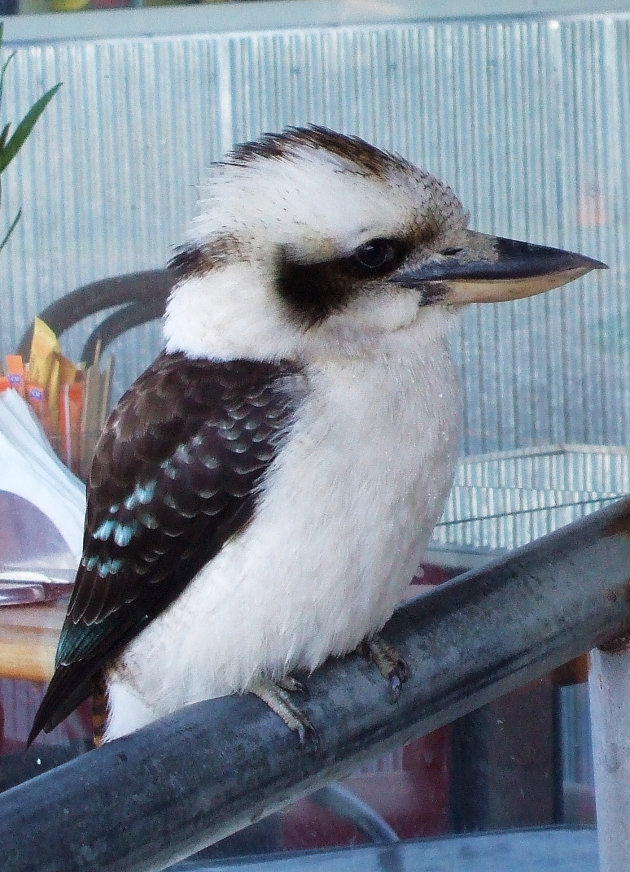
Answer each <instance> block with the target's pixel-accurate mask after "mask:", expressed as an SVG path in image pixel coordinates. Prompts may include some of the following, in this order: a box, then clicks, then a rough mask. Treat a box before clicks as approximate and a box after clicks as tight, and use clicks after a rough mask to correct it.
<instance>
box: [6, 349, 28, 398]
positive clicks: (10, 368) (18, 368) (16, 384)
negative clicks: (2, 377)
mask: <svg viewBox="0 0 630 872" xmlns="http://www.w3.org/2000/svg"><path fill="white" fill-rule="evenodd" d="M5 360H6V365H7V378H8V379H9V385H10V386H11V387H12V388H13V389H14V390H16V391H17V392H18V394H19V395H20V396H21V397H24V396H26V388H25V384H24V382H25V379H24V361H23V360H22V358H21V356H20V355H19V354H7V356H6V358H5Z"/></svg>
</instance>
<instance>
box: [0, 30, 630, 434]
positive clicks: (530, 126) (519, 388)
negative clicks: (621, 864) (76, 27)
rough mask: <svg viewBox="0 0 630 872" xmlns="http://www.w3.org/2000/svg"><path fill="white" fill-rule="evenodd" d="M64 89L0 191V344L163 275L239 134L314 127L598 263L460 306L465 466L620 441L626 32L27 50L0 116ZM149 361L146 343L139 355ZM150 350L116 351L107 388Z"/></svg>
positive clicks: (624, 424)
mask: <svg viewBox="0 0 630 872" xmlns="http://www.w3.org/2000/svg"><path fill="white" fill-rule="evenodd" d="M57 81H63V82H64V86H63V88H62V90H61V91H60V93H59V94H58V95H57V97H56V99H55V100H54V101H53V103H52V104H51V105H50V106H49V108H48V109H47V111H46V115H45V117H44V118H43V119H42V121H41V122H40V123H39V125H38V127H37V128H36V130H35V132H34V134H33V136H32V139H31V140H30V141H29V142H28V143H27V144H26V146H25V148H24V150H23V153H22V155H21V156H20V157H19V158H18V159H17V160H16V162H15V163H14V164H13V165H12V167H11V168H10V170H9V171H8V173H7V175H6V178H5V179H4V180H3V193H4V197H3V206H2V212H3V215H2V216H0V218H2V219H3V220H5V221H7V220H8V218H9V215H11V214H13V213H14V212H15V211H16V209H17V208H18V206H19V205H20V204H21V205H22V206H23V210H24V216H23V219H22V221H21V223H20V225H19V226H18V229H17V230H16V232H15V235H14V237H13V240H12V242H11V244H10V246H9V247H8V248H7V249H5V251H4V252H2V254H1V255H0V294H1V300H2V312H1V329H0V346H1V347H2V349H3V350H9V349H10V348H11V347H12V346H13V345H15V343H16V341H17V339H18V337H19V335H20V334H21V332H22V330H23V329H24V328H25V326H26V324H27V322H28V321H29V320H30V319H31V318H32V317H33V315H34V314H36V313H37V312H38V311H39V310H40V309H41V308H42V307H43V306H44V305H45V304H47V303H48V302H49V301H50V300H52V299H54V298H56V297H58V296H60V295H62V294H63V293H65V292H66V291H67V290H70V289H71V288H73V287H76V286H77V285H80V284H82V283H84V282H87V281H90V280H92V279H95V278H101V277H103V276H107V275H112V274H116V273H120V272H127V271H131V270H135V269H141V268H149V267H154V266H159V265H162V264H163V263H164V262H165V261H166V260H167V259H168V257H169V252H170V249H171V246H172V245H174V244H176V243H177V242H178V241H179V240H180V239H181V236H182V231H183V228H184V226H185V223H186V221H187V219H188V217H189V216H190V215H191V213H192V210H193V204H194V199H195V185H196V183H197V182H198V181H199V179H200V178H201V177H202V176H203V173H204V168H205V167H206V166H207V165H208V164H209V163H210V162H211V161H212V160H215V159H217V158H219V157H220V156H221V154H222V152H223V151H224V150H225V149H227V148H229V147H230V146H231V144H232V143H233V142H234V141H238V140H242V139H245V138H251V137H255V136H257V135H258V134H259V133H260V132H261V131H263V130H275V129H279V128H281V127H283V126H284V125H286V124H303V123H307V122H313V123H319V124H327V125H329V126H331V127H334V128H337V129H339V130H343V131H346V132H351V133H357V134H359V135H361V136H364V137H365V138H367V139H369V140H371V141H373V142H375V143H377V144H379V145H382V146H384V147H386V148H390V149H394V150H396V151H399V152H401V153H402V154H404V155H405V156H407V157H409V158H410V159H412V160H413V161H415V162H417V163H419V164H421V165H423V166H425V167H427V168H428V169H430V170H431V171H433V172H435V173H436V174H437V175H438V176H440V177H442V178H444V179H445V180H447V181H449V182H450V183H451V184H452V185H453V186H454V187H455V189H456V190H457V191H458V193H459V194H460V195H461V197H462V200H463V201H464V203H465V205H466V206H467V208H468V209H469V210H470V213H471V225H472V226H473V227H475V228H477V229H479V230H484V231H493V232H496V233H499V234H500V235H512V236H514V237H517V238H527V239H530V240H531V241H534V242H541V243H547V244H550V245H561V246H564V247H567V248H572V249H577V250H579V251H582V252H584V253H585V254H589V255H591V256H594V257H597V258H600V259H603V260H605V261H606V262H608V263H609V264H610V265H611V267H612V268H611V270H610V271H609V272H607V273H594V274H592V275H590V276H588V277H587V278H586V279H584V280H581V281H580V282H577V283H575V284H573V285H571V286H569V287H568V288H567V289H563V290H560V291H555V292H553V293H552V294H550V295H548V296H546V297H544V298H536V299H534V300H525V301H522V302H519V303H515V304H510V305H503V306H499V307H487V306H486V307H483V306H480V307H477V308H475V309H471V310H469V311H468V312H467V313H466V314H465V316H464V318H463V323H462V330H461V332H460V334H459V335H456V336H455V337H454V348H455V351H456V353H457V355H458V357H459V359H460V360H461V361H462V373H463V375H462V378H463V382H464V386H465V390H466V409H467V412H466V437H465V443H464V449H465V450H466V451H483V450H491V449H497V448H510V447H512V446H515V445H530V444H536V443H541V442H563V441H569V442H587V443H589V442H590V443H607V444H616V443H626V442H628V441H629V439H630V402H629V399H630V312H629V302H628V300H629V296H628V295H629V292H630V244H629V238H630V159H629V157H628V144H629V143H630V17H629V16H624V15H599V16H597V17H584V16H581V17H576V18H570V17H568V18H561V19H545V18H531V17H528V18H526V19H519V18H504V19H468V20H462V21H452V20H451V21H449V22H439V21H437V22H434V23H427V22H422V23H418V24H413V23H412V24H402V25H401V24H392V25H382V24H379V25H374V26H370V25H365V26H356V27H351V28H334V27H330V28H312V29H305V30H286V31H278V30H276V31H273V30H266V31H261V32H258V33H246V34H237V35H234V34H232V35H211V34H210V35H199V36H183V37H172V38H164V37H161V38H157V39H154V40H150V39H139V38H132V39H120V40H115V41H113V40H112V41H107V40H103V41H77V42H57V43H53V44H49V45H47V44H37V45H33V46H31V47H28V48H24V47H21V48H20V51H19V52H18V55H17V56H16V58H15V60H14V62H13V65H12V67H10V69H9V73H8V75H7V81H6V84H5V95H4V103H3V117H4V118H6V119H17V118H18V117H21V115H23V114H24V112H25V111H26V109H27V108H28V106H29V105H30V104H31V103H32V102H33V100H34V99H36V97H37V96H39V94H40V93H41V92H42V91H43V90H44V89H45V88H46V87H49V86H50V85H52V84H54V83H55V82H57ZM141 346H146V347H145V348H142V347H141ZM158 347H159V336H158V334H157V331H156V330H151V329H149V330H144V331H143V333H142V342H140V343H138V342H137V341H134V343H133V344H131V343H128V344H127V346H126V347H125V348H124V349H123V348H122V347H120V346H118V347H117V349H116V351H117V359H118V376H117V387H118V390H120V389H121V388H122V387H123V386H124V384H125V383H127V382H128V381H129V379H130V378H131V377H133V376H134V375H135V374H136V373H137V372H138V371H139V369H140V368H141V366H143V365H144V363H146V362H147V360H148V359H150V357H151V356H152V355H153V353H154V352H155V351H156V349H157V348H158Z"/></svg>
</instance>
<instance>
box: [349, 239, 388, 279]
mask: <svg viewBox="0 0 630 872" xmlns="http://www.w3.org/2000/svg"><path fill="white" fill-rule="evenodd" d="M397 257H398V251H397V248H396V246H395V245H394V243H393V242H391V241H390V240H389V239H370V241H369V242H366V243H365V244H364V245H360V246H359V248H357V250H356V251H355V252H354V254H353V255H352V260H353V261H354V263H355V264H356V265H357V266H359V267H361V268H362V269H363V270H365V271H366V272H382V271H386V270H387V269H389V268H390V267H393V265H394V263H395V262H396V260H397Z"/></svg>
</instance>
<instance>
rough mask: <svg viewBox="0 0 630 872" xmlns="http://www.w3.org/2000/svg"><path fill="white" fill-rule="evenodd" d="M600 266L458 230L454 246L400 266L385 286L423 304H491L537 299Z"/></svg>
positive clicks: (601, 265) (602, 266)
mask: <svg viewBox="0 0 630 872" xmlns="http://www.w3.org/2000/svg"><path fill="white" fill-rule="evenodd" d="M592 269H608V267H607V266H606V264H605V263H601V261H599V260H593V258H591V257H584V256H583V255H581V254H574V253H573V252H570V251H563V250H562V249H559V248H547V247H546V246H544V245H531V244H530V243H529V242H517V241H516V240H514V239H504V238H503V237H501V236H487V235H486V234H484V233H476V232H474V231H472V230H466V231H464V232H463V233H462V234H461V236H460V238H459V239H458V241H457V244H456V247H454V248H452V249H448V250H447V251H446V252H445V253H442V254H439V255H436V256H435V257H434V258H431V259H430V260H426V261H424V262H422V263H420V264H418V263H416V264H409V265H408V266H407V265H405V266H403V267H402V268H401V269H400V270H398V272H397V273H395V274H394V275H393V276H392V277H391V281H394V282H396V283H397V284H400V285H402V286H403V287H407V288H418V289H420V290H422V297H423V302H424V303H425V304H429V303H451V304H454V305H464V304H466V303H496V302H499V301H501V300H518V299H520V298H521V297H531V296H533V295H534V294H542V293H543V292H544V291H549V290H551V289H552V288H558V287H560V285H565V284H566V283H567V282H572V281H573V280H574V279H577V278H579V277H580V276H583V275H585V274H586V273H587V272H590V271H591V270H592Z"/></svg>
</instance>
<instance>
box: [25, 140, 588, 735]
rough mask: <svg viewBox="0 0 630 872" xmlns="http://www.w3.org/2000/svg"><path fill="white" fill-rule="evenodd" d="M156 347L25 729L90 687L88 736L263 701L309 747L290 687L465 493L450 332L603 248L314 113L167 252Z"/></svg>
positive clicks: (210, 192) (126, 406) (346, 647)
mask: <svg viewBox="0 0 630 872" xmlns="http://www.w3.org/2000/svg"><path fill="white" fill-rule="evenodd" d="M170 266H171V269H173V270H174V271H175V275H176V281H175V284H174V287H173V290H172V292H171V295H170V297H169V300H168V303H167V306H166V312H165V315H164V349H163V351H162V352H161V353H160V354H159V355H158V357H157V358H156V360H155V361H154V362H153V363H152V364H151V365H150V366H149V367H148V369H147V370H146V371H145V372H144V373H142V374H141V375H140V376H139V378H138V379H137V380H136V381H135V382H134V383H133V384H132V386H131V387H130V388H129V389H128V390H127V392H126V393H125V394H124V395H123V396H122V398H121V399H120V401H119V402H118V404H117V406H116V407H115V408H114V410H113V412H112V413H111V415H110V417H109V419H108V421H107V423H106V425H105V427H104V430H103V432H102V434H101V436H100V438H99V440H98V443H97V445H96V449H95V453H94V459H93V463H92V467H91V471H90V474H89V478H88V482H87V510H86V520H85V534H84V543H83V553H82V557H81V560H80V565H79V568H78V571H77V576H76V583H75V586H74V589H73V592H72V596H71V598H70V601H69V605H68V611H67V615H66V618H65V622H64V624H63V628H62V631H61V635H60V639H59V645H58V649H57V655H56V663H55V672H54V675H53V677H52V679H51V681H50V684H49V685H48V689H47V690H46V693H45V695H44V697H43V700H42V702H41V705H40V707H39V709H38V711H37V714H36V716H35V718H34V722H33V727H32V730H31V733H30V736H29V740H28V741H29V744H30V743H31V742H32V741H33V740H34V738H35V737H36V736H37V735H38V733H39V732H40V731H41V730H45V731H49V730H51V729H52V728H54V727H55V726H56V725H57V724H59V723H60V722H61V721H62V720H63V719H64V718H66V717H67V716H68V715H69V714H70V712H71V711H72V710H73V709H74V708H76V707H77V706H78V705H79V704H80V703H81V702H82V701H83V700H85V699H86V698H87V697H88V696H89V695H90V694H92V695H93V700H94V702H93V706H94V709H93V711H94V725H95V742H96V744H100V743H102V742H107V741H111V740H113V739H116V738H119V737H120V736H124V735H126V734H129V733H131V732H134V731H135V730H138V729H140V728H142V727H143V726H145V725H147V724H148V723H150V722H152V721H154V720H156V719H157V718H159V717H161V716H164V715H166V714H169V713H171V712H173V711H175V710H177V709H179V708H181V707H182V706H185V705H187V704H190V703H193V702H197V701H199V700H202V699H209V698H214V697H219V696H223V695H226V694H236V693H247V692H252V693H254V694H257V695H258V696H259V697H260V698H261V699H263V700H264V701H265V702H266V703H267V704H268V705H269V706H270V707H271V708H272V709H273V711H275V712H277V713H278V714H279V715H280V716H281V717H283V719H284V720H285V722H286V723H287V725H288V726H289V727H290V728H292V729H294V730H296V731H297V733H298V734H299V736H300V739H301V740H304V739H305V737H308V736H309V735H310V736H314V734H315V730H314V729H313V727H312V725H311V724H310V722H309V720H308V718H306V716H305V715H304V714H303V713H302V711H301V709H300V708H299V705H297V704H296V703H295V699H296V693H295V691H296V690H299V689H301V688H302V687H303V683H302V679H301V678H299V676H301V675H308V674H309V673H311V672H312V671H313V670H315V669H316V668H317V667H318V666H319V665H320V664H322V663H323V662H324V661H325V660H326V659H327V658H329V657H342V656H344V655H346V654H348V653H349V652H352V651H355V650H357V649H361V650H363V651H364V653H366V655H368V656H370V657H371V658H372V659H373V660H374V661H375V663H376V665H377V666H378V668H379V669H380V670H381V671H382V672H383V674H384V676H385V677H387V679H388V680H389V682H390V685H391V687H392V689H393V692H394V693H395V694H397V693H398V692H399V691H400V687H401V685H402V683H403V682H404V680H405V678H406V677H407V674H408V665H407V664H406V663H405V662H404V660H403V659H402V658H401V657H399V656H398V652H396V651H395V650H394V649H392V648H391V646H389V645H388V643H387V641H386V639H385V638H384V637H383V636H382V635H381V630H382V628H383V626H384V625H385V624H386V622H387V620H388V619H389V618H390V616H391V615H392V613H393V610H394V608H395V607H396V605H397V604H398V602H399V601H400V600H401V597H402V595H403V593H404V591H405V589H406V588H407V585H408V584H409V582H410V581H411V579H412V577H413V576H414V575H415V574H416V573H417V570H418V567H419V566H420V563H421V560H422V557H423V553H424V551H425V549H426V546H427V543H428V541H429V539H430V536H431V533H432V530H433V527H434V525H435V524H436V522H437V521H438V519H439V517H440V515H441V513H442V510H443V506H444V503H445V500H446V497H447V495H448V492H449V490H450V488H451V484H452V481H453V475H454V469H455V464H456V459H457V453H458V440H459V434H460V428H461V421H462V410H461V406H462V401H461V397H460V389H459V383H458V377H457V373H456V367H455V364H454V362H453V359H452V357H451V353H450V350H449V341H448V334H449V331H450V329H451V327H452V326H453V324H454V323H456V322H457V319H458V313H459V312H460V310H461V309H462V308H463V307H464V306H465V305H467V304H470V303H488V302H498V301H504V300H513V299H518V298H521V297H526V296H531V295H534V294H539V293H542V292H544V291H547V290H549V289H551V288H554V287H558V286H560V285H563V284H565V283H566V282H569V281H571V280H573V279H575V278H578V277H579V276H582V275H584V274H585V273H587V272H589V271H590V270H592V269H598V268H603V267H604V264H602V263H600V262H599V261H596V260H594V259H592V258H588V257H585V256H582V255H579V254H575V253H571V252H566V251H563V250H560V249H555V248H550V247H547V246H540V245H533V244H530V243H526V242H519V241H515V240H511V239H506V238H503V237H498V236H492V235H488V234H483V233H479V232H476V231H473V230H470V229H469V228H468V215H467V213H466V212H465V210H464V208H463V206H462V204H461V203H460V200H459V199H458V197H457V195H456V194H455V193H454V191H453V190H452V189H451V187H449V186H448V185H447V184H445V183H443V182H441V181H439V180H438V179H437V178H435V177H434V176H433V175H431V174H430V173H429V172H428V171H426V170H423V169H419V168H418V167H416V166H415V165H413V164H412V163H411V162H409V161H408V160H407V159H405V158H403V157H401V156H399V155H397V154H394V153H390V152H388V151H385V150H383V149H381V148H379V147H376V146H373V145H371V144H369V143H368V142H366V141H364V140H362V139H360V138H358V137H356V136H353V135H349V134H342V133H338V132H335V131H332V130H329V129H327V128H325V127H320V126H315V125H311V126H308V127H290V128H286V129H284V130H283V131H282V132H280V133H267V134H263V135H261V136H260V137H259V138H258V139H257V140H254V141H251V142H246V143H243V144H240V145H237V146H235V147H234V148H233V150H232V151H231V152H229V153H228V154H227V155H226V156H225V157H224V158H223V160H221V161H220V162H218V163H217V164H215V165H214V166H213V167H211V169H210V172H209V175H208V178H207V180H206V181H205V182H204V183H203V184H202V186H201V190H200V200H199V208H198V213H197V215H196V217H195V218H194V219H193V220H192V222H191V225H190V229H189V231H188V234H187V236H186V237H185V240H184V242H183V244H182V245H180V246H179V247H178V248H177V249H175V253H174V256H173V258H172V260H171V263H170Z"/></svg>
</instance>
